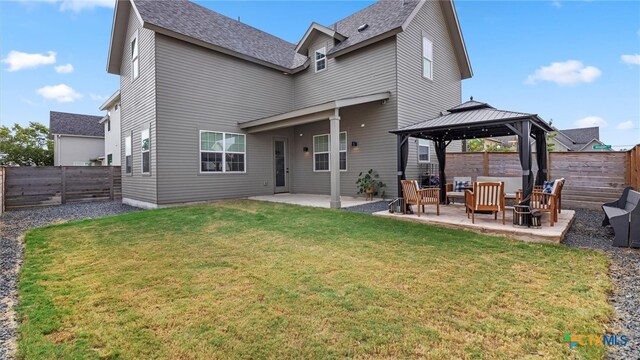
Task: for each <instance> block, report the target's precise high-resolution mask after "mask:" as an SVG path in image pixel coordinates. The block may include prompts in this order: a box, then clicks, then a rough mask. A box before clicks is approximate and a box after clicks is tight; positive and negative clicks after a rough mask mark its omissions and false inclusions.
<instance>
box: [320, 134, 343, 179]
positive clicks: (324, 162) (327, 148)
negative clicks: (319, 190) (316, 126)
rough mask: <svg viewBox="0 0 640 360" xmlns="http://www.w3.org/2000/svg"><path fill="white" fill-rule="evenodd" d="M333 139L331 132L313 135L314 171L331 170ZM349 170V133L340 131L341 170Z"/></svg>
mask: <svg viewBox="0 0 640 360" xmlns="http://www.w3.org/2000/svg"><path fill="white" fill-rule="evenodd" d="M330 165H331V139H330V137H329V134H324V135H316V136H314V137H313V171H318V172H319V171H329V170H331V166H330ZM346 170H347V133H346V132H341V133H340V171H346Z"/></svg>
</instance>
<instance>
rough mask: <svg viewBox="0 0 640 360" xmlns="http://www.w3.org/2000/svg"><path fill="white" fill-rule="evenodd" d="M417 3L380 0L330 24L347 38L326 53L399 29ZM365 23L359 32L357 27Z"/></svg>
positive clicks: (333, 52)
mask: <svg viewBox="0 0 640 360" xmlns="http://www.w3.org/2000/svg"><path fill="white" fill-rule="evenodd" d="M419 3H420V2H419V1H410V0H405V1H399V0H381V1H378V2H376V3H374V4H372V5H371V6H369V7H366V8H364V9H362V10H360V11H358V12H357V13H355V14H352V15H350V16H347V17H346V18H344V19H342V20H340V21H338V22H337V23H335V24H332V25H330V26H329V28H331V29H333V30H335V31H338V32H339V33H340V34H342V35H344V36H346V37H347V39H346V40H345V41H343V42H341V43H339V44H338V45H336V46H334V47H333V49H331V51H329V53H328V55H331V54H335V53H337V52H339V51H341V50H343V49H346V48H348V47H351V46H354V45H357V44H359V43H362V42H364V41H366V40H369V39H372V38H374V37H376V36H379V35H381V34H384V33H387V32H389V31H391V30H394V29H399V28H400V27H402V25H403V24H404V23H405V21H407V19H408V18H409V16H410V15H411V13H412V12H413V10H415V9H416V6H418V4H419ZM365 24H366V25H368V27H367V28H366V30H364V31H362V32H359V31H358V27H360V26H361V25H365Z"/></svg>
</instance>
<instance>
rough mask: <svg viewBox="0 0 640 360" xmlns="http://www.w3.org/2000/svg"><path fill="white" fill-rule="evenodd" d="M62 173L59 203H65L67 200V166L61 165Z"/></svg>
mask: <svg viewBox="0 0 640 360" xmlns="http://www.w3.org/2000/svg"><path fill="white" fill-rule="evenodd" d="M60 169H61V170H62V173H61V175H60V176H62V191H60V203H62V204H65V203H66V202H67V167H66V166H61V167H60Z"/></svg>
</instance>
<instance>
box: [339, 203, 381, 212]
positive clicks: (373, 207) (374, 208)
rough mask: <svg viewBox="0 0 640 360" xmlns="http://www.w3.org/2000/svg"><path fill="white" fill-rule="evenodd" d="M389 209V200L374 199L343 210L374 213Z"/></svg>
mask: <svg viewBox="0 0 640 360" xmlns="http://www.w3.org/2000/svg"><path fill="white" fill-rule="evenodd" d="M388 209H389V201H386V200H382V201H372V202H370V203H366V204H362V205H356V206H351V207H346V208H343V210H347V211H351V212H359V213H366V214H373V213H374V212H378V211H383V210H388Z"/></svg>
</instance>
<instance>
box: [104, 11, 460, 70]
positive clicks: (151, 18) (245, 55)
mask: <svg viewBox="0 0 640 360" xmlns="http://www.w3.org/2000/svg"><path fill="white" fill-rule="evenodd" d="M130 1H131V3H129V1H117V2H116V9H115V20H114V23H113V30H112V38H111V47H110V51H109V61H108V65H107V70H108V72H110V73H113V74H119V71H120V62H121V60H122V59H121V57H122V47H123V44H124V41H126V40H125V39H124V36H125V33H126V31H125V30H124V27H126V24H127V21H126V19H125V17H126V14H128V13H129V11H132V8H131V5H130V4H133V7H134V8H133V11H135V12H136V13H137V14H138V15H139V18H140V20H141V21H142V25H143V27H144V28H147V29H150V30H152V31H155V32H158V33H161V34H164V35H167V36H171V37H174V38H177V39H181V40H183V41H187V42H191V43H194V44H196V45H199V46H204V47H207V48H210V49H213V50H216V51H220V52H223V53H226V54H229V55H232V56H236V57H240V58H242V59H245V60H249V61H253V62H256V63H259V64H262V65H266V66H269V67H273V68H276V69H278V70H281V71H284V72H287V73H295V72H298V71H300V70H302V69H304V68H306V66H307V65H308V63H309V62H308V57H307V56H305V55H303V54H300V53H298V52H296V44H293V43H290V42H288V41H285V40H283V39H280V38H278V37H276V36H274V35H271V34H269V33H266V32H264V31H261V30H258V29H256V28H254V27H252V26H249V25H247V24H244V23H242V22H240V21H237V20H235V19H231V18H229V17H226V16H224V15H221V14H219V13H217V12H215V11H212V10H210V9H208V8H205V7H203V6H200V5H198V4H195V3H193V2H191V1H188V0H172V1H157V0H130ZM441 4H442V6H443V11H444V14H445V18H446V19H447V21H448V22H449V23H450V24H449V25H450V26H451V28H450V31H451V33H452V34H453V38H452V40H453V42H454V43H455V44H456V49H457V54H456V56H457V57H458V59H459V61H460V66H461V71H462V74H463V77H464V78H468V77H471V65H470V64H469V60H468V57H467V54H466V48H465V46H464V40H463V39H462V33H461V32H460V28H459V24H458V20H457V15H456V14H455V8H454V6H453V2H452V0H449V1H443V2H442V3H441ZM420 6H422V4H421V2H420V1H417V0H402V1H400V0H380V1H378V2H376V3H374V4H373V5H371V6H369V7H367V8H364V9H362V10H360V11H358V12H356V13H355V14H352V15H350V16H348V17H346V18H344V19H342V20H340V21H338V22H337V23H335V24H333V25H330V26H328V27H326V29H332V30H334V31H336V32H337V33H339V35H340V36H338V40H343V38H344V37H346V39H344V41H341V42H339V43H338V44H337V45H336V46H334V47H333V48H332V49H331V50H330V51H329V52H328V54H327V55H328V56H329V57H335V56H340V55H341V54H343V53H346V52H349V51H352V50H355V49H358V48H360V47H362V46H366V45H368V44H370V43H373V42H376V41H380V40H382V39H384V38H386V37H389V36H393V35H395V34H397V33H399V32H401V31H404V27H405V26H407V24H408V23H409V22H410V20H411V19H412V17H413V15H415V13H416V12H417V11H418V10H419V9H420ZM119 13H120V14H121V15H119ZM451 23H452V24H453V25H451ZM365 24H366V25H367V28H366V29H365V30H364V31H358V28H359V27H360V26H362V25H365ZM336 29H337V30H336ZM456 35H459V36H456ZM303 39H304V37H303ZM301 41H302V40H301Z"/></svg>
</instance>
